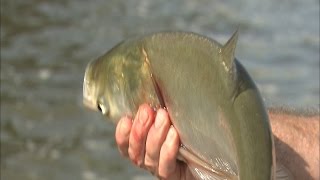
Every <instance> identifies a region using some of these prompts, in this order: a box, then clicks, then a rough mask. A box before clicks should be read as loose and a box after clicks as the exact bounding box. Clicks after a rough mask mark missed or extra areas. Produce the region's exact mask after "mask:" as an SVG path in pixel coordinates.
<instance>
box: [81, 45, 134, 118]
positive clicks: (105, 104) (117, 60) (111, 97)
mask: <svg viewBox="0 0 320 180" xmlns="http://www.w3.org/2000/svg"><path fill="white" fill-rule="evenodd" d="M122 58H123V56H121V55H117V54H115V53H114V52H113V51H109V52H107V53H106V54H105V55H103V56H101V57H99V58H97V59H95V60H93V61H91V62H90V63H89V64H88V65H87V67H86V71H85V76H84V82H83V104H84V105H85V106H86V107H87V108H89V109H91V110H94V111H100V112H101V113H102V114H103V116H105V117H106V118H107V119H108V120H111V121H112V122H114V123H116V122H117V121H118V120H119V119H120V118H121V117H122V116H123V115H124V114H127V115H130V114H131V113H130V112H131V111H130V108H129V105H128V98H126V92H125V82H124V81H125V79H124V77H123V72H122V69H121V67H122V65H121V64H122V63H121V61H122V60H121V59H122Z"/></svg>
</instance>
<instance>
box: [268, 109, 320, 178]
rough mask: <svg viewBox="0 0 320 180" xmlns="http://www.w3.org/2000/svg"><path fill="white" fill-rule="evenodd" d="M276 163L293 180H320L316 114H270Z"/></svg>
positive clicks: (273, 111) (274, 111) (273, 112)
mask: <svg viewBox="0 0 320 180" xmlns="http://www.w3.org/2000/svg"><path fill="white" fill-rule="evenodd" d="M269 117H270V123H271V128H272V132H273V134H274V140H275V148H276V157H277V162H278V163H281V164H283V165H284V166H285V167H286V168H288V169H289V171H291V172H292V175H293V176H294V177H295V179H317V178H319V137H320V136H319V114H318V113H314V114H308V115H307V114H303V115H297V114H294V113H289V112H282V111H276V110H270V111H269Z"/></svg>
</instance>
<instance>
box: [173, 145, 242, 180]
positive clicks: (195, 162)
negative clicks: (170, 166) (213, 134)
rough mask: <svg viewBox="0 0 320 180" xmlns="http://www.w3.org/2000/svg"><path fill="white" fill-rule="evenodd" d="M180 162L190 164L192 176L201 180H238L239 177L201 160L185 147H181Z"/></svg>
mask: <svg viewBox="0 0 320 180" xmlns="http://www.w3.org/2000/svg"><path fill="white" fill-rule="evenodd" d="M177 159H178V160H181V161H183V162H185V163H186V164H188V168H189V169H190V171H191V172H192V174H193V175H194V176H195V177H196V178H197V179H201V180H236V179H238V176H235V175H233V174H230V173H228V172H226V171H223V170H221V169H219V168H217V167H215V166H213V165H212V164H210V163H209V162H207V161H205V160H204V159H202V158H200V157H199V156H197V155H196V154H194V153H193V152H191V151H189V150H188V149H187V148H186V147H185V146H183V145H181V147H180V149H179V153H178V157H177Z"/></svg>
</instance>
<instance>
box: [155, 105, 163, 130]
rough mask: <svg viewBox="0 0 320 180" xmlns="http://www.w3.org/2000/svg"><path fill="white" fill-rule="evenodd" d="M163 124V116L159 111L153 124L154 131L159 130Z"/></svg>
mask: <svg viewBox="0 0 320 180" xmlns="http://www.w3.org/2000/svg"><path fill="white" fill-rule="evenodd" d="M163 122H164V114H163V112H162V111H161V110H159V111H158V114H157V116H156V122H155V123H154V127H155V128H156V129H158V128H160V127H161V125H162V124H163Z"/></svg>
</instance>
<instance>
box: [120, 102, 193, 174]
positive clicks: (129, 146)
mask: <svg viewBox="0 0 320 180" xmlns="http://www.w3.org/2000/svg"><path fill="white" fill-rule="evenodd" d="M115 138H116V142H117V145H118V149H119V151H120V153H121V154H122V155H123V156H125V157H127V158H129V159H130V160H131V161H132V162H133V164H135V165H136V166H139V167H141V168H144V169H146V170H148V171H150V172H151V173H152V174H153V175H155V176H158V177H159V178H161V179H193V176H192V174H191V172H190V171H189V169H188V168H187V165H186V164H185V163H183V162H181V161H178V160H177V154H178V150H179V147H180V139H179V135H178V133H177V131H176V130H175V128H174V127H173V126H171V121H170V119H169V116H168V113H167V111H166V110H164V109H159V110H157V112H154V111H153V109H152V108H150V106H149V105H147V104H143V105H141V106H140V107H139V110H138V112H137V114H136V117H135V119H134V121H132V119H131V118H130V117H123V118H121V119H120V121H119V122H118V124H117V128H116V133H115Z"/></svg>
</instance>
